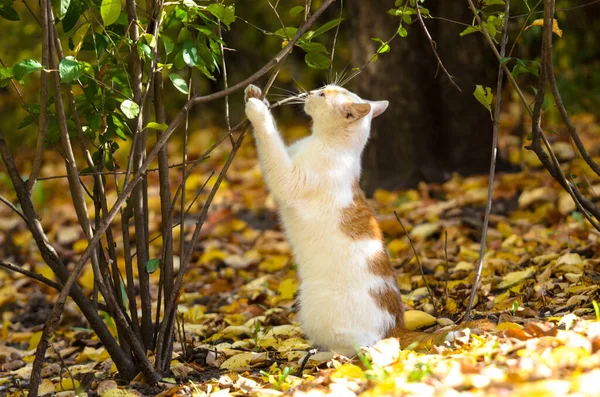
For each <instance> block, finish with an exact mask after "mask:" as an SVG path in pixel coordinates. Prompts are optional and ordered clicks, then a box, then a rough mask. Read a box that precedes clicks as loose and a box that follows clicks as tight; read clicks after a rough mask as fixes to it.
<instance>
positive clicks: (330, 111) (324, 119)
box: [304, 85, 389, 126]
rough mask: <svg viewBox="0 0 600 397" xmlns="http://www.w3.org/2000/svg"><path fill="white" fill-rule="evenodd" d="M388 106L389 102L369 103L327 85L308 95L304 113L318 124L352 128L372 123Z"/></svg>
mask: <svg viewBox="0 0 600 397" xmlns="http://www.w3.org/2000/svg"><path fill="white" fill-rule="evenodd" d="M388 104H389V102H388V101H367V100H364V99H362V98H360V97H359V96H358V95H356V94H354V93H352V92H350V91H348V90H347V89H345V88H342V87H338V86H336V85H327V86H325V87H323V88H320V89H318V90H313V91H310V92H309V93H308V96H307V97H306V100H305V102H304V111H305V112H306V113H307V114H308V115H309V116H310V117H312V119H313V121H314V122H315V123H316V124H327V125H336V126H350V125H352V124H357V123H361V124H364V123H370V121H371V119H373V118H375V117H377V116H379V115H380V114H381V113H383V112H384V111H385V109H387V107H388Z"/></svg>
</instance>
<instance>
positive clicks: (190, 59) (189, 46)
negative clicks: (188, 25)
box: [181, 40, 198, 67]
mask: <svg viewBox="0 0 600 397" xmlns="http://www.w3.org/2000/svg"><path fill="white" fill-rule="evenodd" d="M181 55H182V56H183V60H184V61H185V63H186V64H187V65H188V66H191V67H194V66H196V64H197V63H198V50H197V49H196V45H195V44H194V42H192V41H190V40H186V41H185V42H184V43H183V50H182V52H181Z"/></svg>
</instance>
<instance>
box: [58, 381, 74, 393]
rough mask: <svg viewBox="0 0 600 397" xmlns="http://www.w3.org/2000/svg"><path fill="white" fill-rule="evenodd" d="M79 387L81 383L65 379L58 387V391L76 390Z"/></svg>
mask: <svg viewBox="0 0 600 397" xmlns="http://www.w3.org/2000/svg"><path fill="white" fill-rule="evenodd" d="M78 387H79V381H77V380H75V379H71V378H63V380H62V381H61V382H60V383H59V384H57V385H56V391H59V392H60V391H67V390H75V389H77V388H78Z"/></svg>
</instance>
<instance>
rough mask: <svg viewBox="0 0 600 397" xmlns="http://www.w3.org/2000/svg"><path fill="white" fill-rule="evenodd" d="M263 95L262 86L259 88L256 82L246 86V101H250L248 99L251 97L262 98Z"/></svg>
mask: <svg viewBox="0 0 600 397" xmlns="http://www.w3.org/2000/svg"><path fill="white" fill-rule="evenodd" d="M261 96H262V91H261V89H260V88H258V87H257V86H255V85H254V84H250V85H249V86H248V87H246V89H245V90H244V102H248V100H249V99H250V98H257V99H260V97H261Z"/></svg>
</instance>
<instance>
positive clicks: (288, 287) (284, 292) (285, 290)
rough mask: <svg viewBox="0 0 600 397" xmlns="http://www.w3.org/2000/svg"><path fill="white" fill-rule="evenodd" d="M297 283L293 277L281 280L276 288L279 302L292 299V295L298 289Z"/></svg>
mask: <svg viewBox="0 0 600 397" xmlns="http://www.w3.org/2000/svg"><path fill="white" fill-rule="evenodd" d="M298 285H299V282H298V280H296V279H295V278H293V277H290V278H286V279H285V280H283V281H282V282H281V283H280V284H279V287H278V288H277V292H278V293H279V296H278V297H277V301H278V302H279V301H284V300H292V299H294V295H295V294H296V291H298Z"/></svg>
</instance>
